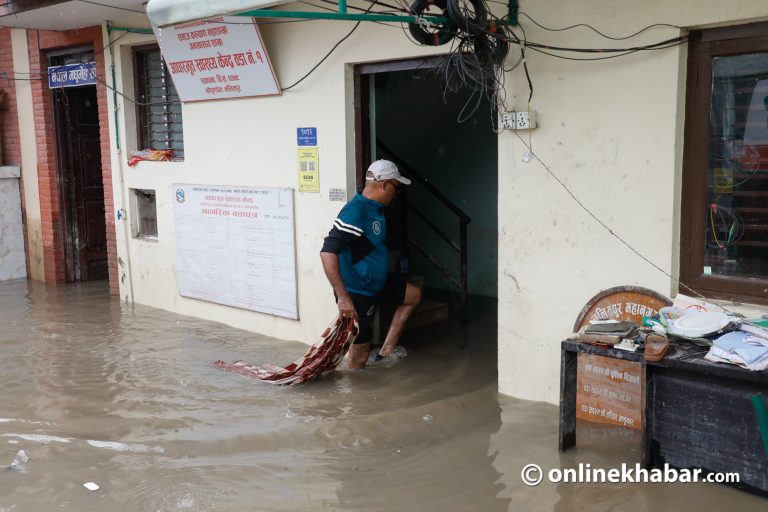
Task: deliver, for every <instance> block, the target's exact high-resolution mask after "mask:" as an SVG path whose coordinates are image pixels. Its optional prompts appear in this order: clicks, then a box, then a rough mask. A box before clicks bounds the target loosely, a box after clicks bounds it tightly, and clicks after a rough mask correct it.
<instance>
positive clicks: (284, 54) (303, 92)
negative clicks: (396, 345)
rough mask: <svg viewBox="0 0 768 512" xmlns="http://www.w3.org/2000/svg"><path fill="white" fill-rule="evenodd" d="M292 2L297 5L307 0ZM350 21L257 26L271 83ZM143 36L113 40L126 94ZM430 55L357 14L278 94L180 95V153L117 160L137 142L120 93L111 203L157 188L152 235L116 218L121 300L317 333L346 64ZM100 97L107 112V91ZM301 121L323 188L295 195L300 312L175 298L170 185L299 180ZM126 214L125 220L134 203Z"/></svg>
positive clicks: (350, 189) (344, 154) (345, 167)
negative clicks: (311, 138)
mask: <svg viewBox="0 0 768 512" xmlns="http://www.w3.org/2000/svg"><path fill="white" fill-rule="evenodd" d="M300 8H301V10H305V8H306V6H304V5H302V6H301V7H300ZM353 25H354V23H352V22H332V21H312V22H304V23H288V24H285V25H284V26H276V25H263V26H262V36H263V38H264V42H265V45H266V48H267V51H268V52H269V55H270V58H271V59H272V65H273V67H274V69H275V72H276V74H277V76H278V80H279V82H280V84H281V85H282V86H284V87H285V86H287V85H290V84H291V83H293V82H294V81H295V80H297V79H298V78H300V77H301V76H303V75H304V74H305V73H306V72H307V71H309V69H310V68H311V67H312V66H313V65H314V64H315V63H316V62H317V61H318V60H320V59H321V58H322V57H323V56H324V55H325V53H326V52H327V51H328V49H330V48H331V47H332V46H333V44H335V42H336V41H337V40H338V39H340V38H341V37H342V36H343V35H344V34H346V33H347V32H348V31H349V30H350V29H351V28H352V26H353ZM152 41H154V37H153V36H151V35H150V36H143V35H136V34H129V35H127V36H125V37H123V38H121V39H120V41H119V42H118V45H119V47H118V48H116V49H115V63H116V68H117V82H118V89H120V90H121V91H124V92H125V94H126V95H128V96H130V97H133V94H132V91H133V77H132V71H131V62H130V47H131V46H135V45H139V44H146V43H147V42H152ZM106 42H107V40H106V39H105V44H106ZM385 42H386V43H385ZM116 46H117V45H116ZM429 53H437V51H436V50H435V49H433V48H420V47H416V46H414V45H413V44H412V43H410V42H409V41H408V40H407V39H406V38H405V37H404V36H403V32H402V30H401V28H400V27H399V26H396V27H391V26H382V25H375V24H365V23H363V24H361V25H360V27H359V28H358V30H357V31H356V32H355V33H354V34H353V35H352V36H351V37H350V38H349V39H348V40H347V41H345V43H344V44H343V46H342V47H340V48H339V50H338V51H337V53H334V54H333V55H332V56H331V57H329V58H328V60H326V61H325V63H323V65H322V66H320V67H319V68H318V69H317V71H315V72H314V73H313V74H312V75H311V76H310V77H309V78H308V79H307V80H305V81H304V82H302V84H300V85H299V86H297V87H296V88H295V89H292V90H291V91H288V92H286V93H284V94H283V95H282V96H278V97H264V98H250V99H237V100H219V101H210V102H198V103H186V104H184V106H183V116H184V149H185V160H184V161H183V162H170V163H169V162H142V163H140V164H138V165H137V166H136V167H128V166H127V165H126V162H127V159H128V157H127V152H126V149H135V144H136V142H135V135H133V134H134V133H135V120H134V119H133V118H134V116H133V109H134V107H133V105H132V104H131V103H130V102H128V101H126V100H125V99H124V98H120V97H119V98H118V102H117V103H118V108H119V109H120V112H121V115H120V116H119V130H120V145H121V153H120V154H118V153H117V151H116V147H115V141H114V140H111V144H112V145H113V152H112V154H113V158H112V168H113V169H114V171H113V177H114V178H113V179H114V190H115V191H116V192H115V194H116V197H115V204H116V208H124V209H125V210H126V211H129V209H130V205H129V201H128V200H127V199H128V192H127V190H128V189H129V188H144V189H154V190H156V191H157V216H158V240H157V242H149V241H142V240H137V239H133V238H131V237H130V229H129V226H128V225H127V223H126V222H123V221H121V222H117V240H118V254H119V255H120V258H121V260H122V262H123V264H122V266H121V270H120V274H121V276H120V295H121V297H122V298H123V299H128V300H130V298H131V296H133V299H134V300H135V301H136V302H139V303H142V304H147V305H150V306H155V307H159V308H163V309H167V310H171V311H175V312H177V313H181V314H185V315H192V316H197V317H201V318H207V319H211V320H217V321H221V322H225V323H227V324H230V325H234V326H237V327H241V328H245V329H251V330H254V331H258V332H264V333H268V334H270V335H271V336H275V337H278V338H284V339H295V340H301V341H304V342H307V343H312V342H314V340H315V338H316V337H317V336H318V334H319V333H320V332H321V331H322V330H323V329H324V328H325V326H327V324H328V322H329V321H330V320H331V319H332V318H333V316H334V314H335V311H336V308H335V305H334V302H333V294H332V293H333V292H332V290H331V287H330V285H329V284H328V282H327V280H326V278H325V275H324V274H323V270H322V266H321V264H320V257H319V252H320V247H321V246H322V242H323V238H324V237H325V235H326V234H327V233H328V230H329V229H330V227H331V223H332V222H333V219H334V218H335V217H336V214H337V213H338V211H339V210H340V209H341V207H342V206H343V203H341V202H332V201H329V199H328V189H329V188H343V189H346V190H347V193H348V194H349V195H350V196H351V195H352V194H354V171H353V168H354V146H353V143H352V142H351V141H352V140H353V139H352V137H353V136H354V122H353V117H352V110H351V109H352V105H351V98H352V90H353V87H352V75H351V66H349V64H351V63H355V62H367V61H371V60H384V59H393V58H403V57H410V56H413V55H419V54H421V55H424V54H429ZM106 59H107V66H109V65H110V56H109V55H106ZM108 101H109V108H110V109H111V108H112V102H113V98H112V95H111V94H110V95H109V98H108ZM110 121H111V125H110V129H111V130H112V133H113V134H114V126H113V122H112V120H110ZM300 126H315V127H317V130H318V144H319V148H320V149H319V152H320V193H319V194H309V193H299V192H298V191H297V192H296V194H295V216H296V248H297V268H298V287H299V315H300V317H301V320H300V321H294V320H288V319H283V318H277V317H272V316H269V315H264V314H260V313H255V312H252V311H246V310H242V309H236V308H231V307H227V306H221V305H216V304H212V303H209V302H202V301H198V300H194V299H188V298H184V297H180V296H179V295H178V292H177V285H176V271H175V266H176V255H175V243H174V238H173V229H174V226H173V210H172V203H171V199H172V195H171V190H170V186H171V184H172V183H204V184H212V185H250V186H267V187H293V188H296V189H298V185H297V183H298V180H297V177H298V176H297V170H296V167H297V160H296V152H297V146H296V128H297V127H300ZM113 138H114V135H113ZM121 174H122V180H123V181H122V182H121ZM121 190H124V191H125V193H124V194H125V197H120V196H118V194H120V192H119V191H121ZM128 213H129V215H128V218H131V214H130V213H131V212H130V211H129V212H128ZM126 229H128V235H127V236H126V234H125V230H126ZM129 266H130V268H129ZM131 271H132V272H131ZM131 288H132V289H133V292H131Z"/></svg>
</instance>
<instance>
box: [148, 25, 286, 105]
mask: <svg viewBox="0 0 768 512" xmlns="http://www.w3.org/2000/svg"><path fill="white" fill-rule="evenodd" d="M153 29H154V31H155V36H156V37H157V42H158V44H159V45H160V51H161V52H162V54H163V58H164V59H165V63H166V65H167V66H168V70H169V71H170V73H171V76H172V77H173V84H174V85H175V86H176V91H177V92H178V93H179V98H181V101H200V100H215V99H221V98H242V97H247V96H266V95H271V94H280V86H279V85H278V83H277V78H276V77H275V74H274V72H273V70H272V64H271V63H270V62H269V57H268V56H267V52H266V50H265V49H264V44H263V43H262V40H261V34H260V33H259V28H258V27H257V26H256V24H254V23H253V22H252V20H251V19H250V18H244V17H240V16H217V17H215V18H210V19H206V20H199V21H193V22H190V23H182V24H179V25H173V26H171V27H166V28H162V29H160V28H157V27H153Z"/></svg>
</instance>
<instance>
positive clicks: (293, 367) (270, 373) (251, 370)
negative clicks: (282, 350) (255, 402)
mask: <svg viewBox="0 0 768 512" xmlns="http://www.w3.org/2000/svg"><path fill="white" fill-rule="evenodd" d="M357 333H358V325H357V321H356V320H355V319H353V318H336V319H335V320H334V321H333V322H331V325H329V326H328V328H326V329H325V331H324V332H323V334H322V335H321V336H320V339H319V340H318V341H317V342H315V344H314V345H312V347H311V348H310V349H309V351H308V352H307V353H306V354H304V355H303V356H302V357H300V358H298V359H297V360H295V361H294V362H292V363H291V364H289V365H288V366H286V367H285V368H281V367H279V366H275V365H271V364H270V365H264V366H263V367H257V366H251V365H248V364H245V363H244V362H243V361H235V362H234V363H227V362H224V361H221V360H219V361H216V362H214V363H213V364H214V365H215V366H217V367H219V368H221V369H222V370H224V371H227V372H232V373H239V374H240V375H244V376H246V377H251V378H254V379H258V380H263V381H265V382H269V383H271V384H290V385H293V384H301V383H303V382H309V381H311V380H315V379H316V378H318V377H320V376H321V375H322V374H324V373H326V372H329V371H331V370H333V369H334V368H336V367H337V366H338V365H339V363H340V362H341V360H342V359H343V358H344V356H345V355H346V353H347V351H348V350H349V347H350V346H351V345H352V343H353V342H354V341H355V338H357Z"/></svg>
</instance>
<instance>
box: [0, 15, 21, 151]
mask: <svg viewBox="0 0 768 512" xmlns="http://www.w3.org/2000/svg"><path fill="white" fill-rule="evenodd" d="M0 77H1V78H0V89H2V90H4V91H5V93H6V97H5V102H4V103H3V104H2V106H0V127H1V128H2V144H1V145H2V148H3V154H2V155H0V162H2V164H4V165H21V144H20V141H19V114H18V112H17V111H16V82H14V80H13V77H14V74H13V49H12V48H11V30H10V29H8V28H0Z"/></svg>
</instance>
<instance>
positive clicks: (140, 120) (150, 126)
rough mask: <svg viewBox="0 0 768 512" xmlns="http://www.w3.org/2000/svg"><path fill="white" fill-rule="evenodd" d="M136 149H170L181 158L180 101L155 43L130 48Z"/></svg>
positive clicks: (175, 156) (182, 154)
mask: <svg viewBox="0 0 768 512" xmlns="http://www.w3.org/2000/svg"><path fill="white" fill-rule="evenodd" d="M133 62H134V64H135V76H136V99H137V101H138V104H137V105H136V124H137V128H138V143H139V148H138V149H149V148H151V149H162V150H166V149H171V150H173V159H174V160H183V159H184V133H183V129H182V118H181V101H179V95H178V94H176V88H175V87H174V86H173V81H172V80H171V74H170V73H169V72H168V68H167V67H166V65H165V62H164V61H163V57H162V55H161V54H160V48H159V47H158V46H157V45H151V46H141V47H138V48H134V59H133Z"/></svg>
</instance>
